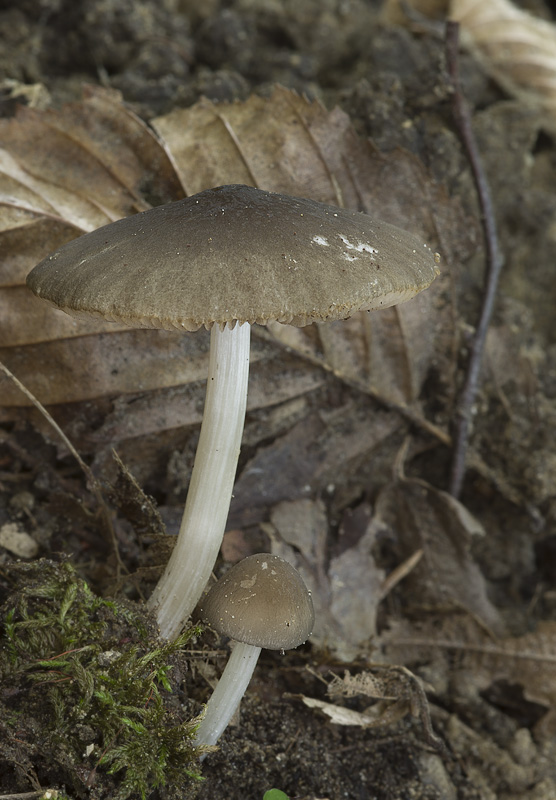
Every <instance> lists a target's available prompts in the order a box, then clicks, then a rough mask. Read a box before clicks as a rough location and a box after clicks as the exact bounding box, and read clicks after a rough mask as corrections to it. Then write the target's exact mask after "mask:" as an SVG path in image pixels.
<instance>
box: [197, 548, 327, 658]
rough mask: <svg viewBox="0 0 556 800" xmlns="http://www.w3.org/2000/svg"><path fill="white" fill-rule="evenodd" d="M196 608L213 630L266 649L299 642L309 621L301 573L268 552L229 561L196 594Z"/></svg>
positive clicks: (309, 626)
mask: <svg viewBox="0 0 556 800" xmlns="http://www.w3.org/2000/svg"><path fill="white" fill-rule="evenodd" d="M199 614H200V617H201V619H202V620H203V622H206V623H207V624H208V625H210V626H211V627H212V628H214V629H215V630H217V631H218V633H222V634H224V635H225V636H229V637H230V638H232V639H235V640H236V641H238V642H243V643H245V644H251V645H254V646H255V647H263V648H265V649H267V650H289V649H291V648H293V647H298V646H299V645H300V644H303V642H305V641H307V639H308V638H309V636H310V635H311V633H312V631H313V623H314V621H315V613H314V610H313V603H312V600H311V595H310V593H309V592H308V591H307V587H306V586H305V584H304V582H303V579H302V578H301V575H300V574H299V572H298V571H297V570H296V569H295V568H294V567H292V565H291V564H288V562H287V561H284V560H283V559H282V558H280V557H279V556H274V555H271V554H270V553H259V554H257V555H254V556H248V557H247V558H244V559H243V561H240V562H239V563H237V564H234V566H233V567H231V569H230V570H229V571H228V572H227V573H226V574H225V575H224V576H223V577H222V578H220V580H219V581H218V582H217V583H215V584H214V586H213V587H212V588H211V589H210V590H209V592H208V593H207V595H206V596H205V597H204V598H203V599H202V601H201V603H200V605H199Z"/></svg>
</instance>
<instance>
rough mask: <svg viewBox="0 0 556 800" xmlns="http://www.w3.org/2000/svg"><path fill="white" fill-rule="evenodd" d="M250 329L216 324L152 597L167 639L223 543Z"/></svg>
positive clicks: (203, 582)
mask: <svg viewBox="0 0 556 800" xmlns="http://www.w3.org/2000/svg"><path fill="white" fill-rule="evenodd" d="M250 331H251V328H250V325H249V324H248V323H245V324H244V325H236V326H235V327H234V328H230V327H228V326H226V327H225V328H224V329H222V330H221V329H220V328H219V327H218V326H217V325H214V326H213V327H212V330H211V340H210V359H209V375H208V382H207V393H206V399H205V409H204V414H203V422H202V425H201V434H200V436H199V444H198V446H197V453H196V455H195V464H194V467H193V472H192V474H191V482H190V484H189V491H188V494H187V501H186V504H185V510H184V513H183V519H182V522H181V527H180V531H179V534H178V538H177V541H176V544H175V547H174V550H173V552H172V555H171V557H170V560H169V561H168V564H167V566H166V569H165V571H164V574H163V575H162V577H161V578H160V580H159V582H158V584H157V586H156V588H155V590H154V592H153V594H152V595H151V597H150V600H149V607H150V608H151V609H153V610H154V611H155V614H156V619H157V623H158V626H159V628H160V635H161V636H162V637H163V638H164V639H175V638H176V636H178V635H179V634H180V632H181V630H182V628H183V627H184V625H185V623H186V621H187V618H188V617H189V615H190V614H191V613H192V611H193V609H194V608H195V606H196V604H197V602H198V600H199V598H200V597H201V594H202V592H203V589H204V588H205V586H206V584H207V581H208V580H209V578H210V574H211V572H212V569H213V567H214V563H215V561H216V558H217V556H218V551H219V549H220V545H221V544H222V537H223V535H224V530H225V526H226V520H227V518H228V511H229V508H230V501H231V499H232V490H233V486H234V480H235V475H236V469H237V461H238V457H239V451H240V446H241V437H242V434H243V424H244V421H245V408H246V403H247V379H248V376H249V339H250Z"/></svg>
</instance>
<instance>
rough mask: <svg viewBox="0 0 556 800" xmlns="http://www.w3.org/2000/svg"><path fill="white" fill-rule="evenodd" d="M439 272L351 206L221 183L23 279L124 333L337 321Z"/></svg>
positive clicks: (87, 239)
mask: <svg viewBox="0 0 556 800" xmlns="http://www.w3.org/2000/svg"><path fill="white" fill-rule="evenodd" d="M437 273H438V269H437V266H436V261H435V255H434V253H433V252H432V251H431V249H430V248H429V247H427V246H426V245H424V244H423V243H422V242H421V241H419V240H418V239H417V238H416V237H415V236H413V235H412V234H410V233H407V232H406V231H404V230H402V229H400V228H397V227H395V226H392V225H388V224H387V223H384V222H380V221H377V220H373V219H371V218H370V217H368V216H367V215H366V214H361V213H359V212H357V211H349V210H346V209H341V208H336V207H335V206H328V205H325V204H323V203H317V202H315V201H313V200H306V199H302V198H296V197H289V196H287V195H281V194H275V193H271V192H265V191H262V190H260V189H255V188H253V187H251V186H243V185H231V186H219V187H217V188H215V189H208V190H206V191H204V192H200V193H199V194H196V195H193V196H192V197H188V198H186V199H184V200H178V201H177V202H174V203H169V204H167V205H164V206H157V207H156V208H152V209H150V210H148V211H144V212H142V213H140V214H136V215H134V216H131V217H126V218H125V219H121V220H118V221H117V222H113V223H111V224H110V225H106V226H104V227H102V228H98V229H97V230H95V231H92V232H91V233H87V234H85V235H84V236H81V237H79V238H78V239H74V240H72V241H71V242H68V243H67V244H65V245H64V246H63V247H61V248H60V249H59V250H57V251H56V252H54V253H52V254H51V255H49V256H47V258H45V259H44V260H43V261H41V263H40V264H38V265H37V266H36V267H35V268H34V269H33V270H32V271H31V273H30V274H29V275H28V277H27V284H28V286H29V287H30V288H31V289H32V290H33V292H35V294H37V295H38V296H39V297H42V298H44V299H45V300H48V301H50V302H51V303H53V304H54V305H56V306H57V307H58V308H61V309H62V310H64V311H67V312H68V313H70V314H82V313H85V314H92V315H97V316H101V317H104V318H105V319H108V320H113V321H117V322H120V323H125V324H128V325H130V326H132V327H149V328H164V329H166V330H176V329H178V330H196V329H197V328H200V327H202V326H204V327H206V328H210V327H212V325H213V324H219V325H224V324H226V323H232V324H233V323H234V322H239V323H243V322H249V323H256V322H258V323H262V324H264V323H266V322H269V321H278V322H283V323H290V324H293V325H300V326H301V325H307V324H309V323H311V322H323V321H325V320H335V319H344V318H346V317H349V316H350V315H351V314H353V313H355V312H356V311H361V310H371V309H377V308H386V307H388V306H391V305H395V304H397V303H402V302H404V301H405V300H409V299H410V298H411V297H413V296H414V295H415V294H417V292H419V291H421V290H422V289H425V288H426V287H427V286H429V284H430V283H431V282H432V281H433V280H434V278H435V277H436V275H437Z"/></svg>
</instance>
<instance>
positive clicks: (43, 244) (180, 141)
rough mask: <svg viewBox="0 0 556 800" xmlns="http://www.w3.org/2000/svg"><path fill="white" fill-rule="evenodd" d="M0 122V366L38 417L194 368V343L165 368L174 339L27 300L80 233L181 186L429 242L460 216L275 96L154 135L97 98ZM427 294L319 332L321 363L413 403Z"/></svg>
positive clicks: (408, 165) (424, 342)
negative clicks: (270, 197)
mask: <svg viewBox="0 0 556 800" xmlns="http://www.w3.org/2000/svg"><path fill="white" fill-rule="evenodd" d="M0 125H1V130H0V133H1V134H2V141H3V145H4V148H3V150H2V151H0V209H1V211H0V243H1V244H2V245H3V246H4V249H6V250H7V251H9V255H8V258H7V259H6V263H5V264H4V265H3V267H2V268H1V269H2V271H0V312H1V314H0V319H1V320H2V322H1V323H0V359H2V360H3V361H4V362H5V363H6V364H7V366H8V367H10V368H11V369H12V371H14V372H15V373H16V374H17V375H18V377H19V378H20V379H21V380H22V381H23V382H24V383H25V384H26V385H27V386H28V388H29V389H30V390H31V391H33V392H34V394H36V395H37V396H38V397H39V398H40V399H41V401H42V402H43V403H45V404H47V405H48V404H52V403H62V402H75V401H82V400H86V399H89V398H95V397H102V396H105V395H117V394H120V393H122V392H123V393H129V392H137V391H142V392H146V391H151V390H156V389H161V388H164V387H174V386H178V385H183V384H188V383H190V382H192V381H195V380H196V379H197V377H198V374H199V371H200V369H199V363H198V362H197V363H196V362H195V360H194V358H193V362H192V366H191V363H190V355H189V351H190V350H191V349H192V350H193V352H195V350H196V348H197V345H196V344H194V343H192V344H189V343H185V342H181V343H180V344H179V345H178V355H177V356H176V354H175V353H176V351H175V349H174V348H175V337H172V334H164V333H161V332H159V333H157V332H154V333H153V332H150V331H140V332H130V331H120V330H118V328H117V326H114V325H112V324H110V325H104V324H103V323H102V322H100V323H99V322H98V321H95V320H92V321H90V322H83V321H79V322H77V321H75V320H72V319H70V318H69V317H67V316H66V315H65V314H63V313H61V312H57V311H56V310H54V309H51V308H48V307H46V306H45V304H44V303H41V302H40V301H38V300H37V299H36V298H34V297H32V296H31V295H30V294H29V293H28V292H27V291H26V290H25V288H24V287H23V280H24V276H25V274H26V273H27V272H28V271H29V269H30V268H31V267H32V266H33V265H34V263H36V261H38V260H39V259H40V258H41V257H43V256H44V255H45V254H46V253H47V252H48V251H49V250H51V249H52V248H54V247H56V246H57V245H59V244H60V243H61V242H63V241H65V240H66V239H69V238H72V237H74V236H76V235H78V234H79V233H81V232H83V231H86V230H90V229H92V228H94V227H96V226H98V225H101V224H104V223H106V222H108V221H110V220H112V219H116V218H118V217H121V216H123V215H125V214H130V213H134V212H136V211H138V210H141V209H142V208H146V207H148V206H149V204H154V203H159V202H163V201H166V200H171V199H176V198H177V197H179V196H181V195H182V194H183V191H184V188H185V190H187V192H189V193H190V192H195V191H198V190H200V189H203V188H207V186H210V185H214V184H218V183H229V182H232V181H243V182H247V183H256V184H257V185H259V186H260V187H261V188H265V189H269V190H278V191H287V192H289V193H292V194H297V195H306V196H311V197H314V198H315V199H318V200H323V201H328V202H332V203H338V204H341V205H346V206H348V207H353V208H363V209H364V210H366V211H367V212H369V213H371V214H375V215H376V214H377V213H379V214H380V216H381V217H382V218H384V219H386V220H387V221H394V222H397V223H398V224H401V225H403V226H404V227H407V228H409V229H411V230H413V231H415V232H417V233H419V235H421V236H422V237H423V238H424V239H429V240H431V241H433V240H434V239H435V238H436V231H437V228H438V227H439V226H440V227H446V225H448V224H449V225H450V226H451V227H452V229H453V230H454V231H455V230H456V229H459V230H461V229H462V227H465V226H462V225H461V224H459V223H458V207H457V204H454V203H453V202H452V201H449V200H448V199H447V197H446V196H445V194H444V193H443V191H442V189H441V188H439V187H438V186H437V185H436V184H435V183H434V181H432V180H431V179H430V178H429V177H428V175H427V174H426V171H425V170H424V168H423V166H422V165H421V164H420V162H419V161H418V160H417V159H416V158H415V157H414V156H412V155H410V154H409V153H406V152H403V151H400V150H396V151H394V152H393V153H389V154H388V155H383V154H380V153H378V152H377V151H376V149H375V148H374V147H373V146H372V145H371V144H370V143H369V142H367V141H365V140H362V139H360V138H359V137H358V136H357V135H356V134H355V132H354V130H353V128H352V126H351V123H350V120H349V118H348V117H347V115H346V114H345V113H344V112H342V111H341V110H339V109H335V110H333V111H331V112H327V111H326V110H325V109H324V108H323V107H322V106H321V105H320V104H319V103H316V102H308V101H307V100H305V99H303V98H301V97H299V96H298V95H296V94H295V93H293V92H290V91H288V90H285V89H282V88H277V89H275V91H274V92H273V94H272V96H271V97H270V98H268V99H262V98H260V97H251V98H249V99H248V100H247V101H246V102H245V103H234V104H222V105H218V106H217V105H214V104H212V103H210V102H209V101H206V100H203V101H200V102H199V103H197V104H196V105H195V106H193V107H192V108H189V109H179V110H176V111H174V112H172V113H171V114H169V115H167V116H165V117H162V118H159V119H157V120H154V122H153V126H154V128H155V130H156V131H157V132H158V134H159V136H160V137H162V138H157V137H156V135H155V134H153V132H152V131H151V130H150V129H149V128H148V127H147V126H146V125H145V124H144V123H143V122H142V121H141V120H139V119H138V118H137V117H136V116H135V115H133V114H132V113H131V112H130V111H129V110H128V109H127V108H126V107H125V106H124V105H123V104H122V103H121V102H120V100H119V97H118V95H117V94H116V93H114V92H107V91H104V90H101V89H90V90H88V92H87V95H86V97H85V99H84V101H83V103H80V104H71V105H68V106H65V107H64V108H62V110H61V111H46V112H40V111H36V110H30V109H24V110H22V111H21V112H20V114H19V115H18V116H16V118H15V119H13V120H4V121H2V122H1V123H0ZM37 142H40V146H39V147H37V146H36V145H37ZM444 238H445V237H444ZM448 239H449V237H448ZM440 285H441V284H440V282H438V287H440ZM435 292H436V294H435V295H433V294H431V295H430V297H428V298H425V297H424V296H423V299H420V300H419V307H418V308H417V306H416V307H415V309H414V311H413V312H412V311H410V310H405V309H404V310H401V311H399V312H396V313H395V314H394V315H392V313H390V312H388V313H386V314H385V315H384V317H383V319H384V323H383V324H382V323H381V322H380V319H381V315H380V313H377V314H375V315H373V317H372V318H370V319H369V320H367V319H366V318H364V317H363V318H362V319H361V320H359V322H357V321H354V322H353V324H352V326H351V327H350V328H348V329H346V331H343V330H342V329H341V328H340V326H338V327H337V328H332V329H331V330H330V331H327V332H326V333H325V334H323V335H324V337H325V341H324V342H323V343H321V347H322V356H323V359H324V365H325V366H326V365H327V364H328V361H330V364H334V368H336V367H337V365H338V362H339V361H342V360H343V354H344V353H346V352H347V351H349V355H350V359H348V360H349V363H350V369H349V370H348V372H347V373H346V375H345V376H344V377H345V378H346V379H353V378H354V376H357V377H359V376H360V375H366V374H367V373H372V375H370V376H369V378H368V382H369V385H372V386H373V387H374V389H375V390H376V392H377V393H378V394H379V395H381V394H383V395H384V397H385V399H386V400H389V401H390V402H401V403H412V402H414V401H415V399H416V397H417V395H418V393H419V389H420V386H421V384H422V380H423V378H424V376H425V375H426V373H427V370H428V368H429V366H430V363H431V360H433V359H435V358H436V359H438V358H439V357H440V356H439V347H438V334H439V331H440V330H441V329H442V328H443V327H444V325H443V324H441V323H440V321H439V322H438V323H437V324H436V325H435V326H434V327H433V326H432V325H431V324H430V322H429V321H427V320H428V319H429V320H430V318H431V317H432V316H433V310H432V306H433V305H434V304H436V305H438V304H439V303H440V302H443V301H439V299H438V293H439V292H441V289H439V288H435ZM423 304H424V305H423ZM434 311H435V313H436V312H437V311H438V308H435V309H434ZM438 319H439V318H438ZM445 321H446V320H445V319H443V322H445ZM381 325H382V327H381ZM450 329H451V328H450ZM371 333H372V335H371ZM303 335H305V336H307V335H308V336H311V334H310V333H309V332H303ZM444 335H445V334H444ZM419 341H420V342H421V344H420V345H419V346H417V345H416V343H417V342H419ZM443 342H444V343H445V339H443ZM440 349H443V348H442V347H441V348H440ZM182 355H183V358H182ZM300 355H302V356H303V352H300ZM379 357H380V359H381V360H382V361H383V362H384V363H383V365H382V367H381V371H380V373H377V372H376V369H375V366H374V365H375V362H376V361H377V359H378V358H379ZM346 363H347V362H346ZM45 364H48V370H45V369H44V365H45ZM84 364H87V365H88V366H87V369H84V368H83V365H84ZM379 375H381V376H383V377H380V378H379ZM339 376H340V377H342V374H341V373H339ZM373 381H374V383H373ZM1 390H2V391H0V397H1V400H0V403H1V404H2V405H4V406H12V405H13V406H15V405H18V404H21V403H24V402H25V400H24V399H23V398H22V397H21V396H20V394H19V393H18V392H16V391H14V389H13V387H11V386H9V385H8V383H7V382H6V381H4V380H2V386H1ZM302 391H304V390H303V389H300V390H299V392H298V393H300V392H302ZM163 417H164V415H161V419H162V418H163ZM153 418H154V417H153Z"/></svg>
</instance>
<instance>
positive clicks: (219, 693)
mask: <svg viewBox="0 0 556 800" xmlns="http://www.w3.org/2000/svg"><path fill="white" fill-rule="evenodd" d="M260 652H261V648H260V647H255V645H252V644H244V643H243V642H235V643H234V649H233V650H232V654H231V656H230V658H229V659H228V663H227V664H226V667H225V669H224V672H223V673H222V676H221V678H220V680H219V681H218V684H217V686H216V689H215V690H214V692H213V693H212V696H211V698H210V700H209V701H208V703H207V706H206V711H205V716H204V717H203V721H202V722H201V724H200V725H199V727H198V729H197V733H196V734H195V739H194V740H193V743H194V744H195V745H196V746H197V747H198V746H199V745H202V744H216V742H217V741H218V740H219V739H220V736H221V735H222V732H223V731H224V730H225V728H226V727H227V725H228V723H229V721H230V720H231V718H232V717H233V715H234V713H235V711H236V709H237V708H238V706H239V704H240V702H241V698H242V697H243V695H244V694H245V691H246V689H247V687H248V685H249V681H250V680H251V676H252V675H253V670H254V669H255V667H256V665H257V660H258V658H259V654H260ZM201 758H204V756H201Z"/></svg>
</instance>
